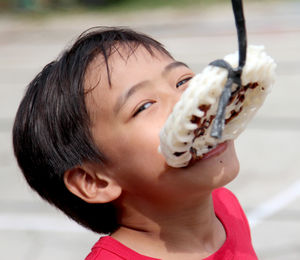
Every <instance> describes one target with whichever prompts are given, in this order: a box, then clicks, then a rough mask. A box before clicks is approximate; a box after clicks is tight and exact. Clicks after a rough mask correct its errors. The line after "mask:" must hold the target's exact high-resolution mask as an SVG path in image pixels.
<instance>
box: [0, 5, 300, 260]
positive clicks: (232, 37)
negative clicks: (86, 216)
mask: <svg viewBox="0 0 300 260" xmlns="http://www.w3.org/2000/svg"><path fill="white" fill-rule="evenodd" d="M244 9H245V16H246V20H247V28H248V42H249V44H259V45H261V44H262V45H265V47H266V50H267V52H268V53H269V54H270V55H271V56H272V57H273V58H274V59H275V60H276V62H277V64H278V69H277V79H276V84H275V85H274V87H273V90H272V92H271V93H270V95H269V96H268V98H267V100H266V103H265V105H264V106H263V108H262V109H261V110H260V111H259V113H258V114H257V116H256V117H255V119H254V120H253V121H252V122H251V124H250V125H249V127H248V128H247V130H246V131H245V132H244V133H243V134H242V135H241V136H240V137H239V138H238V139H237V141H236V147H237V152H238V155H239V158H240V162H241V170H240V175H239V176H238V178H237V179H236V180H235V181H234V182H233V183H232V184H230V185H229V188H230V189H231V190H232V191H233V192H234V193H235V194H236V195H237V196H238V198H239V199H240V201H241V204H242V205H243V207H244V209H245V211H246V214H247V215H248V217H249V220H250V224H251V229H252V237H253V244H254V247H255V249H256V252H257V254H258V256H259V259H263V260H282V259H285V260H299V259H300V177H299V176H300V173H299V171H300V170H299V169H300V159H299V158H300V152H299V147H300V115H299V111H300V101H299V100H300V99H299V97H300V86H299V82H300V1H288V0H282V1H273V0H269V1H251V0H244ZM97 25H108V26H114V25H122V26H129V27H132V28H133V29H136V30H138V31H142V32H145V33H147V34H149V35H151V36H153V37H154V38H156V39H158V40H159V41H161V42H162V43H163V44H164V45H165V46H166V47H167V49H168V50H169V51H170V52H171V53H172V54H173V55H174V56H175V58H177V59H178V60H182V61H184V62H186V63H187V64H189V66H190V67H191V68H192V69H194V71H195V72H197V73H198V72H201V70H202V69H203V68H204V67H205V66H206V65H207V64H208V63H209V62H211V61H212V60H215V59H218V58H222V57H223V56H224V55H226V54H227V53H231V52H234V51H235V50H237V38H236V31H235V25H234V19H233V14H232V9H231V3H230V1H229V0H223V1H218V0H198V1H197V0H185V1H180V0H168V1H163V0H161V1H159V0H148V1H146V0H55V1H54V0H53V1H51V0H0V176H1V181H0V259H14V260H48V259H49V260H50V259H57V260H60V259H61V260H68V259H70V260H82V259H84V257H85V256H86V255H87V254H88V252H89V250H90V248H91V246H92V245H93V244H94V243H95V242H96V240H97V239H98V238H99V235H98V234H94V233H92V232H90V231H87V230H85V229H83V228H81V227H80V226H78V225H77V224H76V223H73V222H71V221H70V220H68V219H67V218H66V217H65V216H64V215H62V214H61V213H60V212H59V211H58V210H56V209H55V208H53V207H51V206H49V205H48V204H47V203H45V202H43V201H42V200H41V199H40V198H39V197H38V196H37V195H36V194H35V193H34V192H32V191H31V190H30V189H29V188H28V187H27V185H26V183H25V181H24V179H23V177H22V175H21V173H20V170H19V169H18V167H17V165H16V162H15V159H14V156H13V152H12V147H11V128H12V124H13V119H14V115H15V113H16V110H17V107H18V104H19V102H20V100H21V98H22V96H23V93H24V90H25V87H26V85H27V84H28V83H29V82H30V81H31V79H33V77H34V76H35V75H36V74H37V73H38V72H39V71H40V70H41V69H42V68H43V66H44V65H46V64H47V63H49V62H50V61H52V60H53V59H55V58H56V57H57V56H58V54H59V53H60V52H61V51H62V50H63V49H64V48H65V47H67V46H69V45H70V44H71V43H72V42H73V41H74V39H75V38H76V37H77V36H78V35H79V34H80V33H81V32H82V31H84V30H86V29H88V28H90V27H93V26H97Z"/></svg>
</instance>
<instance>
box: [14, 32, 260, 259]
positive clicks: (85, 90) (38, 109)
mask: <svg viewBox="0 0 300 260" xmlns="http://www.w3.org/2000/svg"><path fill="white" fill-rule="evenodd" d="M193 75H194V73H193V72H192V71H191V70H190V69H189V67H188V66H187V65H185V64H184V63H182V62H178V61H176V60H174V59H173V58H172V56H171V55H170V54H169V53H168V52H167V51H166V50H165V49H164V47H163V46H162V45H161V44H160V43H158V42H157V41H155V40H153V39H151V38H149V37H148V36H146V35H143V34H139V33H136V32H134V31H131V30H129V29H124V28H94V29H93V30H90V31H87V32H85V33H84V34H82V35H81V36H80V37H79V38H78V40H77V41H76V42H75V44H74V45H73V46H72V47H71V48H70V49H69V50H66V51H65V52H64V53H63V54H62V55H61V56H60V58H59V59H57V60H56V61H53V62H52V63H50V64H48V65H47V66H46V67H45V68H44V69H43V70H42V72H41V73H39V74H38V75H37V76H36V78H35V79H34V80H33V81H32V82H31V83H30V85H29V87H28V90H27V92H26V94H25V97H24V98H23V100H22V102H21V105H20V107H19V110H18V112H17V115H16V119H15V124H14V129H13V141H14V149H15V155H16V157H17V160H18V163H19V166H20V167H21V169H22V171H23V173H24V175H25V178H26V179H27V181H28V183H29V185H30V186H31V187H32V188H33V189H34V190H36V191H37V192H38V193H39V194H40V195H41V196H42V197H43V198H44V199H46V200H47V201H49V202H50V203H51V204H54V205H55V206H57V207H58V208H60V209H61V210H62V211H63V212H65V213H66V214H67V215H68V216H70V217H71V218H73V219H74V220H75V221H77V222H78V223H80V224H81V225H83V226H85V227H87V228H89V229H91V230H93V231H95V232H98V233H109V236H105V237H102V238H101V239H100V240H99V241H98V242H97V243H96V244H95V246H94V247H93V249H92V252H91V253H90V254H89V256H88V257H87V258H86V259H87V260H103V259H105V260H110V259H115V260H117V259H133V260H135V259H140V260H143V259H144V260H147V259H164V260H169V259H172V260H177V259H180V260H194V259H245V260H247V259H257V258H256V255H255V252H254V250H253V248H252V245H251V238H250V230H249V227H248V223H247V220H246V217H245V214H244V213H243V211H242V209H241V207H240V205H239V203H238V201H237V199H236V198H235V197H234V195H233V194H232V193H231V192H229V191H228V190H227V189H225V188H221V187H222V186H224V185H226V184H227V183H229V182H230V181H231V180H233V179H234V178H235V177H236V175H237V173H238V171H239V163H238V160H237V157H236V154H235V150H234V146H233V142H226V143H224V144H222V145H220V146H218V147H217V148H216V149H214V150H213V151H212V152H210V153H209V155H208V156H205V159H203V160H199V161H198V162H196V163H195V164H193V166H190V167H186V168H178V169H177V168H176V169H175V168H171V167H169V166H167V164H166V163H165V160H164V158H163V156H162V155H161V154H159V153H158V151H157V148H158V146H159V131H160V129H161V128H162V126H163V124H164V122H165V121H166V119H167V117H168V115H169V114H170V112H171V110H172V108H173V106H174V104H175V103H176V102H177V101H178V99H179V98H180V96H181V94H182V92H183V91H184V90H185V88H186V87H187V85H188V81H189V80H190V79H191V78H192V77H193Z"/></svg>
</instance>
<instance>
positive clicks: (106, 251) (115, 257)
mask: <svg viewBox="0 0 300 260" xmlns="http://www.w3.org/2000/svg"><path fill="white" fill-rule="evenodd" d="M100 259H105V260H124V259H134V260H158V259H156V258H151V257H147V256H143V255H140V254H138V253H137V252H135V251H133V250H132V249H130V248H128V247H126V246H125V245H123V244H122V243H120V242H119V241H117V240H115V239H114V238H112V237H110V236H103V237H101V238H100V239H99V240H98V241H97V242H96V244H95V245H94V246H93V248H92V251H91V252H90V254H89V255H88V256H87V257H86V259H85V260H100Z"/></svg>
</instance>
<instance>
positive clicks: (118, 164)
mask: <svg viewBox="0 0 300 260" xmlns="http://www.w3.org/2000/svg"><path fill="white" fill-rule="evenodd" d="M120 55H122V57H123V58H121V56H120ZM127 57H128V49H126V48H119V52H115V53H114V54H113V55H112V56H111V57H110V58H109V68H110V73H111V87H110V86H109V83H108V77H107V71H106V67H105V64H104V60H103V58H102V57H101V56H98V57H97V58H96V59H95V60H94V61H93V62H92V63H91V64H90V66H89V68H88V71H87V75H86V80H85V84H86V88H87V89H89V88H93V87H95V86H97V87H95V88H94V89H93V90H92V91H91V92H90V93H89V94H88V96H87V99H86V101H87V108H88V111H89V113H90V115H91V119H92V133H93V137H94V139H95V142H96V144H97V145H98V146H99V147H100V150H101V151H102V152H104V154H105V155H106V157H107V158H108V160H109V163H108V165H107V169H108V172H109V174H110V177H111V178H114V179H115V181H116V182H117V183H118V184H119V185H120V186H121V187H122V190H123V194H124V195H126V196H127V198H132V199H134V200H141V201H142V202H143V203H144V202H145V201H148V202H150V201H153V202H155V203H156V204H164V203H165V202H167V201H168V203H166V205H170V200H173V201H176V203H178V202H180V200H184V201H185V200H186V199H187V198H188V197H191V196H192V197H194V198H195V195H197V194H199V193H201V192H207V191H210V190H212V189H213V188H216V187H219V186H222V185H225V184H226V183H228V182H229V181H231V180H232V179H233V178H234V177H235V176H236V174H237V172H238V169H239V164H238V161H237V158H236V155H235V150H234V147H233V142H229V143H228V145H227V149H226V150H225V151H224V152H223V153H221V154H219V155H216V156H213V157H211V158H208V159H205V160H202V161H198V162H197V163H195V164H194V165H193V166H191V167H186V168H179V169H174V168H171V167H169V166H168V165H167V164H166V163H165V160H164V157H163V156H162V155H161V154H160V153H159V152H158V146H159V132H160V130H161V128H162V126H163V124H164V123H165V121H166V119H167V117H168V115H169V114H170V113H171V111H172V108H173V106H174V105H175V103H176V102H177V101H178V100H179V98H180V96H181V94H182V93H183V91H184V90H185V89H186V87H187V85H188V81H189V79H190V78H191V77H193V75H194V73H193V72H192V71H191V69H189V68H188V67H187V66H186V65H184V64H183V63H180V62H177V61H175V60H173V59H172V58H170V57H168V56H166V55H164V54H162V53H159V52H157V51H155V55H154V56H151V55H150V54H149V53H148V52H147V51H146V50H145V49H144V48H143V47H139V48H138V49H137V50H136V51H135V53H134V54H132V55H130V56H129V58H127Z"/></svg>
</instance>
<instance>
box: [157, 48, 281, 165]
mask: <svg viewBox="0 0 300 260" xmlns="http://www.w3.org/2000/svg"><path fill="white" fill-rule="evenodd" d="M238 59H239V55H238V52H236V53H234V54H230V55H227V56H226V57H225V58H224V60H225V61H226V62H228V63H229V64H230V65H231V66H232V67H233V68H235V67H237V66H238ZM275 68H276V64H275V62H274V60H273V59H272V58H271V57H270V56H268V55H267V54H266V52H265V50H264V47H263V46H249V48H248V51H247V58H246V64H245V66H244V68H243V71H242V76H241V82H242V84H241V87H240V88H239V89H238V87H237V85H236V84H234V85H233V86H232V95H231V98H230V100H229V102H228V105H227V107H226V112H225V127H224V130H223V133H222V137H221V138H220V139H218V138H214V137H211V135H210V133H211V127H212V124H213V121H214V119H215V117H216V113H217V109H218V104H219V99H220V96H221V93H222V91H223V89H224V85H225V83H226V81H227V77H228V70H227V69H224V68H221V67H217V66H212V65H209V66H207V67H206V68H205V69H204V70H203V72H202V73H200V74H197V75H196V76H195V77H194V78H193V79H192V80H191V81H190V83H189V86H188V88H187V89H186V90H185V92H184V93H183V94H182V96H181V99H180V100H179V102H178V103H177V104H176V105H175V106H174V109H173V111H172V113H171V114H170V116H169V117H168V119H167V121H166V123H165V125H164V127H163V129H162V130H161V132H160V147H159V151H160V152H161V153H162V154H163V155H164V156H165V158H166V161H167V164H168V165H170V166H172V167H184V166H187V165H188V164H189V163H190V162H191V161H194V160H197V159H201V158H202V156H203V155H204V154H206V153H207V152H209V151H211V150H212V149H214V148H215V147H216V146H217V145H218V144H220V143H223V142H224V141H226V140H233V139H235V138H237V137H238V135H239V134H240V133H241V132H242V131H243V130H244V129H245V127H246V125H247V123H248V122H249V121H250V120H251V118H252V117H253V116H254V114H255V113H256V111H257V110H258V109H259V108H260V107H261V105H262V104H263V102H264V100H265V98H266V96H267V94H268V93H269V92H270V88H271V86H272V85H273V83H274V78H275Z"/></svg>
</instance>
